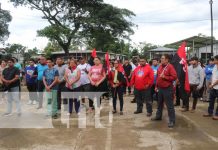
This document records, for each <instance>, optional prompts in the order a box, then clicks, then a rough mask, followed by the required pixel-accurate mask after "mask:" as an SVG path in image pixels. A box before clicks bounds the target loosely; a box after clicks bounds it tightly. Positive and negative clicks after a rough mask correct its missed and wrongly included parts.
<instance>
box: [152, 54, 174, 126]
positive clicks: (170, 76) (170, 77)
mask: <svg viewBox="0 0 218 150" xmlns="http://www.w3.org/2000/svg"><path fill="white" fill-rule="evenodd" d="M169 60H170V57H169V55H168V54H164V55H162V57H161V65H160V67H159V69H158V71H157V82H156V91H158V108H157V113H156V116H155V117H154V118H152V119H151V120H152V121H159V120H162V113H163V106H164V101H165V103H166V106H167V110H168V116H169V123H168V127H169V128H173V127H174V125H175V121H176V115H175V109H174V104H173V82H174V81H175V80H176V79H177V74H176V70H175V69H174V67H173V65H171V64H170V61H169Z"/></svg>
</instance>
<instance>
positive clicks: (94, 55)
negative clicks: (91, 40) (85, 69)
mask: <svg viewBox="0 0 218 150" xmlns="http://www.w3.org/2000/svg"><path fill="white" fill-rule="evenodd" d="M95 57H97V52H96V49H95V48H94V49H93V50H92V53H91V57H90V59H89V64H90V65H91V66H94V59H95Z"/></svg>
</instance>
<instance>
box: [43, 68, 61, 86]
mask: <svg viewBox="0 0 218 150" xmlns="http://www.w3.org/2000/svg"><path fill="white" fill-rule="evenodd" d="M43 77H45V81H46V84H47V85H48V86H50V85H51V84H52V83H53V82H54V80H55V77H59V73H58V70H57V69H55V68H47V69H46V70H45V71H44V72H43ZM52 89H57V86H56V85H55V86H53V87H52Z"/></svg>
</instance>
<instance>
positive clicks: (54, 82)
mask: <svg viewBox="0 0 218 150" xmlns="http://www.w3.org/2000/svg"><path fill="white" fill-rule="evenodd" d="M58 77H59V73H58V70H55V77H54V81H53V82H52V84H51V85H49V89H51V88H52V87H53V86H55V85H56V84H57V83H58Z"/></svg>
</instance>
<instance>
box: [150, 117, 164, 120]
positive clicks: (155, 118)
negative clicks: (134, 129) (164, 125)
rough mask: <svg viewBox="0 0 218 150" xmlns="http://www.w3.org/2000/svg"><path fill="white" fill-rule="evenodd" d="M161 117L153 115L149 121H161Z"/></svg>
mask: <svg viewBox="0 0 218 150" xmlns="http://www.w3.org/2000/svg"><path fill="white" fill-rule="evenodd" d="M161 120H162V118H157V117H154V118H151V121H161Z"/></svg>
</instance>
